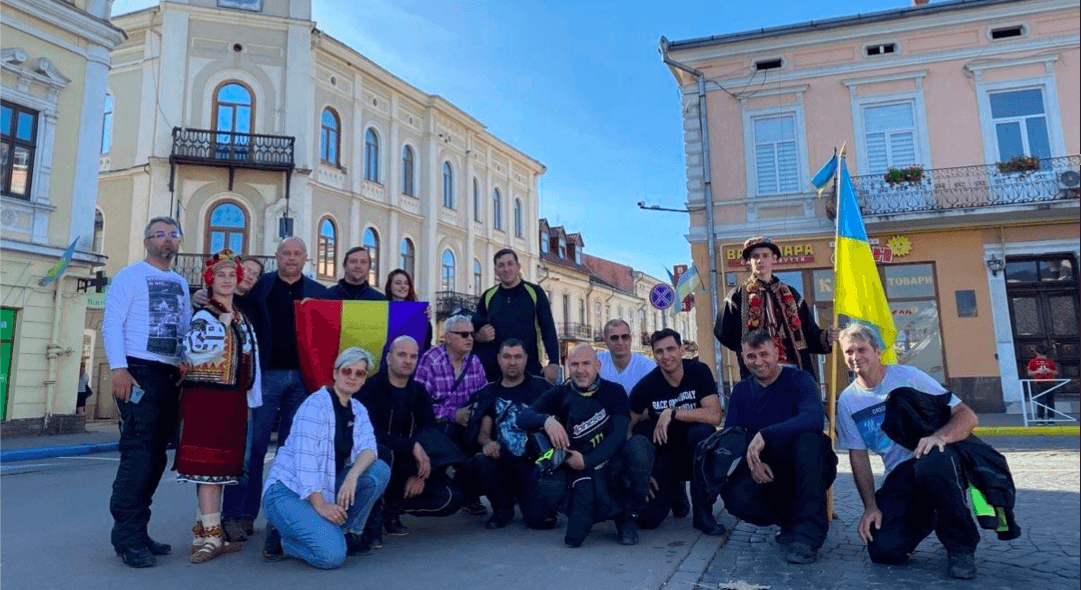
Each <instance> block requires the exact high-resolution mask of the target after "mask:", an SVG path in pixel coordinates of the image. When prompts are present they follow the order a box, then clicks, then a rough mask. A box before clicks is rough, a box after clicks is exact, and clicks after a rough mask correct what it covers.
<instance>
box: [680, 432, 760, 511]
mask: <svg viewBox="0 0 1081 590" xmlns="http://www.w3.org/2000/svg"><path fill="white" fill-rule="evenodd" d="M747 444H748V440H747V431H746V430H744V429H743V428H742V427H739V426H729V427H728V428H725V429H723V430H718V431H717V432H714V433H713V434H711V435H709V438H707V439H706V440H704V441H702V442H700V443H698V449H697V450H696V451H695V453H694V470H693V476H694V482H695V484H697V485H699V486H701V487H700V489H703V490H706V492H707V493H708V494H709V495H710V496H713V495H715V494H718V493H720V491H721V488H723V487H724V484H725V483H726V482H727V481H728V478H729V476H731V475H732V472H734V471H735V470H736V467H739V462H740V460H741V459H743V457H744V456H745V455H746V454H747Z"/></svg>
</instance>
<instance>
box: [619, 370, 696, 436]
mask: <svg viewBox="0 0 1081 590" xmlns="http://www.w3.org/2000/svg"><path fill="white" fill-rule="evenodd" d="M710 395H717V382H716V381H714V379H713V372H712V371H710V370H709V367H708V366H707V365H706V364H705V363H702V362H699V361H695V360H690V359H683V379H681V380H680V382H679V385H676V386H674V387H673V386H672V385H671V384H670V383H668V380H667V379H665V378H664V373H663V372H662V371H661V368H660V367H657V368H656V369H653V370H652V371H650V372H649V373H648V374H646V376H645V377H642V379H641V380H640V381H639V382H638V384H637V385H635V386H634V389H632V390H631V393H630V398H629V401H628V403H629V404H630V408H631V411H632V412H634V413H635V414H645V415H646V418H647V419H649V420H650V421H654V422H655V421H656V420H657V417H658V416H660V414H661V412H663V411H665V410H667V409H668V408H677V409H680V410H693V409H695V408H700V407H702V400H703V399H705V398H706V397H707V396H710ZM689 427H690V424H689V423H687V422H680V421H678V420H676V421H673V422H671V423H670V424H669V425H668V438H669V440H682V439H683V437H684V436H685V435H686V432H687V429H688V428H689Z"/></svg>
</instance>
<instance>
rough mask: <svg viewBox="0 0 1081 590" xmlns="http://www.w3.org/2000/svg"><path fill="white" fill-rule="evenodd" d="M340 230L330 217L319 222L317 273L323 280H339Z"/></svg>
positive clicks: (316, 258) (316, 257) (316, 256)
mask: <svg viewBox="0 0 1081 590" xmlns="http://www.w3.org/2000/svg"><path fill="white" fill-rule="evenodd" d="M337 261H338V228H336V227H335V226H334V221H332V220H331V219H330V218H329V217H324V218H323V219H322V221H320V222H319V245H318V248H317V250H316V255H315V269H316V273H317V274H318V275H319V278H321V279H336V278H338V264H337Z"/></svg>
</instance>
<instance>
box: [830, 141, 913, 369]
mask: <svg viewBox="0 0 1081 590" xmlns="http://www.w3.org/2000/svg"><path fill="white" fill-rule="evenodd" d="M836 159H837V156H834V160H833V161H836ZM839 164H840V175H839V176H840V178H839V187H838V190H837V193H838V195H837V201H838V202H837V245H836V247H835V249H834V263H833V276H834V288H833V312H834V313H835V314H844V315H846V316H848V317H849V318H850V319H851V320H852V321H854V322H859V323H861V324H864V325H866V326H867V327H869V328H871V329H872V330H873V331H874V332H875V333H876V334H877V336H878V348H879V350H881V351H882V362H883V363H886V364H894V363H896V362H897V353H896V351H895V350H894V348H893V342H894V340H895V339H896V338H897V328H896V327H895V326H894V325H893V313H892V312H891V311H890V305H889V302H888V301H887V300H886V291H885V290H884V289H883V288H882V280H881V279H879V276H878V269H877V268H876V267H875V259H874V255H873V254H871V245H870V244H869V243H868V241H867V229H866V228H865V227H864V225H863V216H862V215H861V214H860V206H859V203H858V202H857V201H856V192H855V191H854V190H853V189H852V178H851V177H849V175H848V167H847V166H846V165H845V158H844V153H843V152H842V155H841V158H840V162H839ZM826 166H827V167H829V166H830V164H829V163H827V165H826ZM824 168H825V167H824Z"/></svg>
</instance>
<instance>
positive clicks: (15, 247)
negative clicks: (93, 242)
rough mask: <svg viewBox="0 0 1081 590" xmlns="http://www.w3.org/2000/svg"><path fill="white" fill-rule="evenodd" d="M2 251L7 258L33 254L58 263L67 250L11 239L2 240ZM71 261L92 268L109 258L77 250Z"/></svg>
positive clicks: (0, 245) (0, 242)
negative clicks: (17, 254)
mask: <svg viewBox="0 0 1081 590" xmlns="http://www.w3.org/2000/svg"><path fill="white" fill-rule="evenodd" d="M0 250H3V251H4V254H5V256H4V257H5V258H7V257H9V256H10V255H9V254H8V253H9V252H21V253H23V254H33V255H35V256H41V257H44V258H48V259H51V260H52V261H56V260H59V259H60V257H61V256H63V255H64V252H66V251H67V248H62V247H59V246H49V245H46V244H34V243H31V242H23V241H21V240H12V239H10V238H0ZM71 260H72V262H83V263H86V264H90V265H92V266H99V265H102V264H105V263H106V261H108V257H107V256H105V255H104V254H99V253H97V252H87V251H85V250H76V251H75V253H74V254H73V255H72V257H71Z"/></svg>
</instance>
